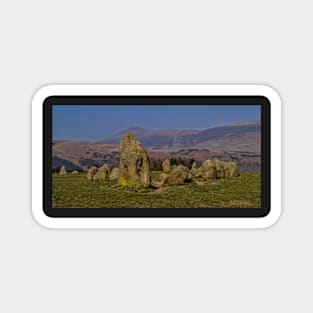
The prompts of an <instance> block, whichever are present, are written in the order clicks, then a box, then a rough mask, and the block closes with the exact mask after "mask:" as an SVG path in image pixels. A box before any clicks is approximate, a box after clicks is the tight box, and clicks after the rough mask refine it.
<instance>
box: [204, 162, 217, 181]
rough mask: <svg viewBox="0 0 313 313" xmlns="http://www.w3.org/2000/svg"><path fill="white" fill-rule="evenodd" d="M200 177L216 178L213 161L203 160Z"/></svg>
mask: <svg viewBox="0 0 313 313" xmlns="http://www.w3.org/2000/svg"><path fill="white" fill-rule="evenodd" d="M201 177H202V178H204V179H216V167H215V164H214V162H213V161H211V160H206V161H204V162H203V164H202V169H201Z"/></svg>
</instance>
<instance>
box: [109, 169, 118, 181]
mask: <svg viewBox="0 0 313 313" xmlns="http://www.w3.org/2000/svg"><path fill="white" fill-rule="evenodd" d="M109 179H110V180H116V179H118V168H117V167H113V168H112V170H111V173H110V177H109Z"/></svg>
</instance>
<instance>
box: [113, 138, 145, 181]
mask: <svg viewBox="0 0 313 313" xmlns="http://www.w3.org/2000/svg"><path fill="white" fill-rule="evenodd" d="M149 166H150V160H149V156H148V154H147V152H146V150H145V149H144V148H143V146H142V145H141V143H140V142H139V141H138V140H137V139H136V138H135V137H134V136H133V135H132V134H130V133H128V132H127V133H125V134H124V137H123V138H122V140H121V143H120V163H119V173H118V180H119V184H120V185H121V186H143V187H149V185H150V169H149Z"/></svg>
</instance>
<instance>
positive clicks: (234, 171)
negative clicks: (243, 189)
mask: <svg viewBox="0 0 313 313" xmlns="http://www.w3.org/2000/svg"><path fill="white" fill-rule="evenodd" d="M227 167H228V172H229V177H238V176H240V172H239V169H238V166H237V164H236V163H235V162H227Z"/></svg>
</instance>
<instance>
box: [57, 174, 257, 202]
mask: <svg viewBox="0 0 313 313" xmlns="http://www.w3.org/2000/svg"><path fill="white" fill-rule="evenodd" d="M159 173H160V172H153V173H152V178H156V177H158V175H159ZM52 181H53V191H52V206H53V207H54V208H80V207H86V208H117V207H121V208H151V207H154V208H158V207H159V208H169V207H172V208H224V207H230V208H247V207H255V208H259V207H260V206H261V176H260V173H254V172H250V173H241V176H240V177H236V178H229V179H220V180H211V181H202V180H196V181H194V182H191V183H186V184H184V185H178V186H170V187H163V188H160V189H152V188H130V187H121V186H118V184H117V182H105V183H103V182H102V183H101V182H98V181H89V180H87V178H86V174H85V173H81V174H77V175H72V174H70V173H69V174H67V175H64V176H61V175H59V174H53V178H52Z"/></svg>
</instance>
